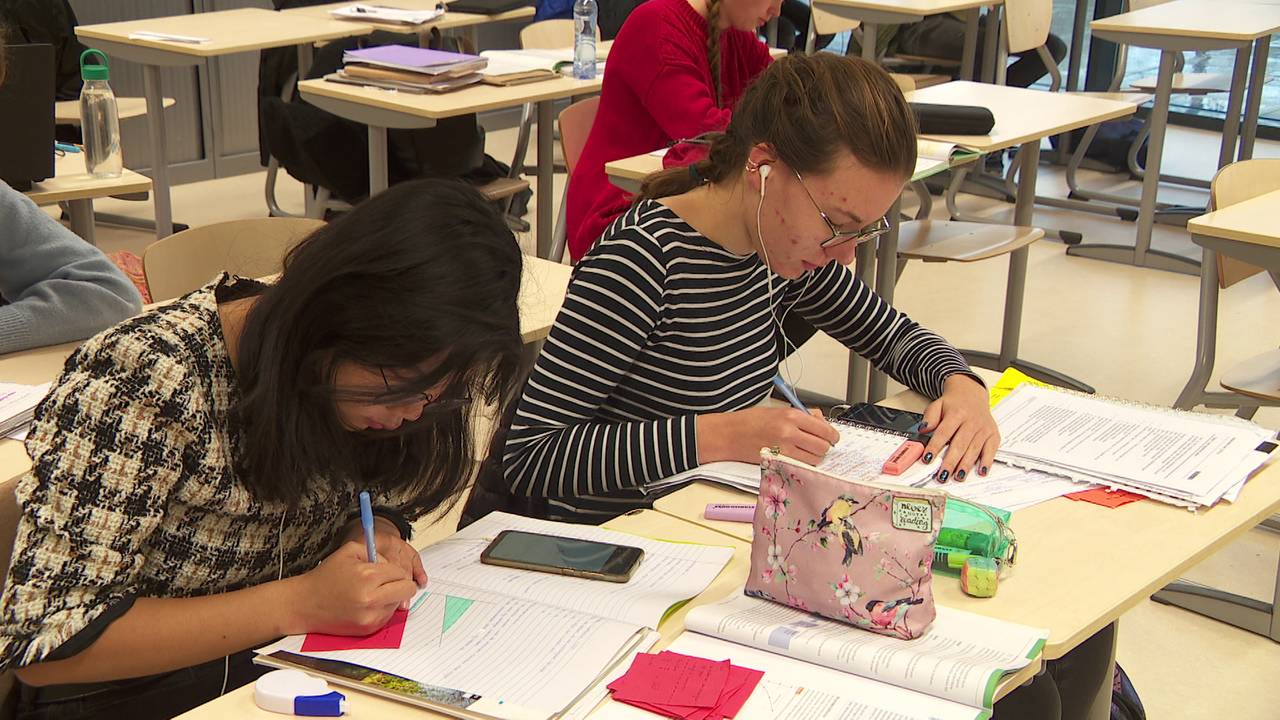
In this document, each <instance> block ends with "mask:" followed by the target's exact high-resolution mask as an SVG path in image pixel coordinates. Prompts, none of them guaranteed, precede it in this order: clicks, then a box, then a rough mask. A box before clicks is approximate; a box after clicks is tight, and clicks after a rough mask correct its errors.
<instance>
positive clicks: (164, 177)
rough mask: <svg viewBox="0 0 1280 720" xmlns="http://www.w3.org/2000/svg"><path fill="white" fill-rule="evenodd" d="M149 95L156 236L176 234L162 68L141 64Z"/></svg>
mask: <svg viewBox="0 0 1280 720" xmlns="http://www.w3.org/2000/svg"><path fill="white" fill-rule="evenodd" d="M142 79H143V81H144V86H145V94H146V98H147V121H148V122H147V125H148V127H149V128H150V130H151V185H152V194H151V202H152V204H153V205H154V206H155V215H156V239H157V240H158V239H161V238H166V237H169V236H170V235H172V234H173V207H172V205H170V204H169V160H168V153H166V152H165V147H166V145H167V143H166V141H165V127H164V89H163V88H162V86H161V83H160V68H159V67H157V66H155V65H143V66H142Z"/></svg>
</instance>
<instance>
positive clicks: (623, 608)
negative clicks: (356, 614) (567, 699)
mask: <svg viewBox="0 0 1280 720" xmlns="http://www.w3.org/2000/svg"><path fill="white" fill-rule="evenodd" d="M503 530H524V531H526V532H534V533H541V534H543V535H560V536H562V537H571V538H581V539H586V540H595V541H597V542H605V543H613V544H615V545H630V546H632V547H638V548H641V549H642V550H644V559H643V560H641V561H640V567H638V568H637V569H636V571H635V574H634V575H632V576H631V580H630V581H628V582H625V583H612V582H604V581H601V580H588V579H585V578H575V577H567V576H564V575H553V574H551V573H543V572H532V571H529V570H515V569H512V568H504V567H497V566H495V565H483V564H481V563H480V553H481V552H482V551H483V550H484V549H485V547H487V546H488V545H489V543H490V542H492V541H493V539H494V538H495V537H497V535H498V533H500V532H502V531H503ZM726 542H727V539H726ZM732 557H733V550H732V548H728V547H712V546H707V545H692V544H686V543H670V542H662V541H659V540H650V539H648V538H643V537H640V536H638V535H629V534H627V533H620V532H614V531H611V530H605V529H602V528H598V527H594V526H591V525H573V524H570V523H558V522H551V521H549V520H535V519H533V518H526V517H521V516H519V515H509V514H507V513H501V512H495V513H490V514H489V515H486V516H485V517H483V518H481V519H480V520H477V521H476V522H474V523H472V524H471V525H468V526H467V527H466V528H464V529H462V530H459V531H458V532H457V533H455V534H453V535H452V536H450V537H448V538H445V539H444V540H441V541H440V542H438V543H436V544H434V545H431V546H430V547H427V548H426V549H424V550H423V551H422V563H423V565H424V566H425V567H426V569H427V575H428V576H429V577H430V578H431V579H432V580H435V579H437V578H438V579H440V580H444V581H447V582H450V583H454V584H458V585H466V586H467V587H471V588H475V589H477V590H482V591H486V592H494V593H499V594H502V595H506V596H509V597H513V598H522V599H524V600H530V601H533V602H539V603H544V604H546V605H551V606H555V607H558V608H563V609H566V610H573V611H576V612H581V613H587V614H591V615H598V616H601V617H607V618H613V619H616V620H620V621H622V622H626V623H630V624H633V625H642V626H645V627H650V628H656V627H658V623H659V622H661V621H662V618H663V616H664V615H665V614H666V612H667V610H668V609H670V608H671V606H673V605H675V604H677V603H680V602H683V601H685V600H688V599H689V598H691V597H693V596H695V595H697V594H698V593H700V592H702V591H703V590H705V589H706V588H707V586H708V585H710V584H711V581H712V580H714V579H715V577H716V575H719V574H720V571H721V570H722V569H723V568H724V566H725V565H726V564H727V563H728V562H729V560H730V558H732ZM430 582H431V581H428V589H429V588H430Z"/></svg>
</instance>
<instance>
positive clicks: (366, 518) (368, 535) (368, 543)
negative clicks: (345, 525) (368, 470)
mask: <svg viewBox="0 0 1280 720" xmlns="http://www.w3.org/2000/svg"><path fill="white" fill-rule="evenodd" d="M360 524H361V525H362V526H363V527H364V549H365V552H367V553H369V562H371V563H376V562H378V546H377V545H376V544H374V541H373V506H372V505H371V504H370V503H369V491H368V490H362V491H360Z"/></svg>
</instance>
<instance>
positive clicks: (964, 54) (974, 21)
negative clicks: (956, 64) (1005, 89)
mask: <svg viewBox="0 0 1280 720" xmlns="http://www.w3.org/2000/svg"><path fill="white" fill-rule="evenodd" d="M981 15H982V8H980V7H976V8H974V9H972V10H970V11H969V12H967V13H965V18H964V50H963V51H961V53H960V79H961V80H972V79H973V60H974V57H975V56H976V55H977V54H978V19H979V17H980V16H981Z"/></svg>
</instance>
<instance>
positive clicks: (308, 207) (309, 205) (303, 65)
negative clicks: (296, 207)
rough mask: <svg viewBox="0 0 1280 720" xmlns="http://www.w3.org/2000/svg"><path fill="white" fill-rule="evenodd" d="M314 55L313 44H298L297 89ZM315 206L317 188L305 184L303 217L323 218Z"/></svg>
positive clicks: (295, 84) (309, 68)
mask: <svg viewBox="0 0 1280 720" xmlns="http://www.w3.org/2000/svg"><path fill="white" fill-rule="evenodd" d="M313 53H314V50H313V48H312V45H311V43H309V42H305V43H298V79H297V81H295V83H294V87H297V83H299V82H302V81H303V80H304V79H306V77H307V72H308V71H310V70H311V61H312V59H313V57H314V54H313ZM315 205H316V188H315V186H314V185H310V184H308V183H303V184H302V207H303V213H302V214H303V217H309V218H313V217H323V215H322V214H320V213H317V212H316V210H315Z"/></svg>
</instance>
